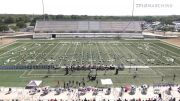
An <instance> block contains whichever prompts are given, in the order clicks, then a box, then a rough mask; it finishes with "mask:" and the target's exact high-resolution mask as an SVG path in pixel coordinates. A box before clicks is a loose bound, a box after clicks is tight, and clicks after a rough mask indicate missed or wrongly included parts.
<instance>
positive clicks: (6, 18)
mask: <svg viewBox="0 0 180 101" xmlns="http://www.w3.org/2000/svg"><path fill="white" fill-rule="evenodd" d="M44 18H45V20H47V21H52V20H56V21H67V20H68V21H69V20H77V21H78V20H86V21H97V20H98V21H101V20H102V21H117V20H118V21H147V22H153V21H161V23H162V24H172V22H173V21H180V15H172V16H134V17H132V16H88V15H48V14H45V15H25V14H0V31H1V32H2V31H7V30H8V29H9V27H10V25H11V24H14V25H15V26H11V27H12V29H16V28H25V27H26V24H27V23H30V25H31V26H35V23H36V21H37V20H43V19H44Z"/></svg>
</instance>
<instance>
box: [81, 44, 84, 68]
mask: <svg viewBox="0 0 180 101" xmlns="http://www.w3.org/2000/svg"><path fill="white" fill-rule="evenodd" d="M83 49H84V43H82V50H81V65H82V61H83V57H84V53H83V51H84V50H83Z"/></svg>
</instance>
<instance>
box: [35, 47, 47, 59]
mask: <svg viewBox="0 0 180 101" xmlns="http://www.w3.org/2000/svg"><path fill="white" fill-rule="evenodd" d="M49 47H50V45H49V46H48V47H46V48H45V49H43V50H42V51H41V52H40V53H39V54H42V53H43V52H44V51H46V50H47V49H48V48H49ZM39 54H37V55H36V56H35V58H33V59H36V58H37V57H38V56H39Z"/></svg>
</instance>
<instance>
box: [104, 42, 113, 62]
mask: <svg viewBox="0 0 180 101" xmlns="http://www.w3.org/2000/svg"><path fill="white" fill-rule="evenodd" d="M103 47H104V49H105V51H106V54H107V55H108V57H109V60H112V58H111V57H110V55H109V53H108V51H107V49H106V48H105V46H104V44H103ZM111 64H114V62H113V61H111Z"/></svg>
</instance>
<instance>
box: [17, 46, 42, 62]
mask: <svg viewBox="0 0 180 101" xmlns="http://www.w3.org/2000/svg"><path fill="white" fill-rule="evenodd" d="M33 48H36V47H31V49H33ZM39 49H41V47H38V48H37V49H36V50H39ZM24 54H25V53H24ZM29 56H30V55H28V56H26V57H25V59H26V58H28V57H29ZM22 60H23V59H21V60H19V61H18V62H17V63H16V64H15V65H17V64H18V63H20V62H21V61H22Z"/></svg>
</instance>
